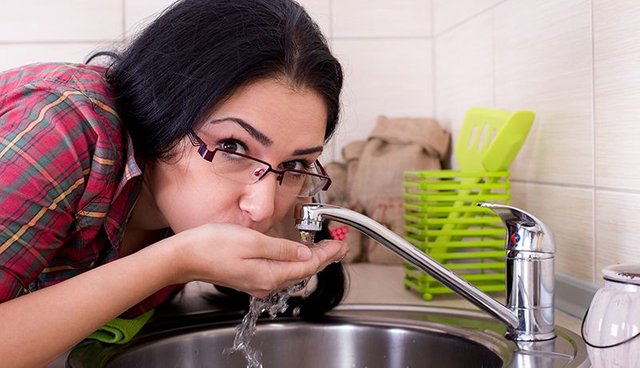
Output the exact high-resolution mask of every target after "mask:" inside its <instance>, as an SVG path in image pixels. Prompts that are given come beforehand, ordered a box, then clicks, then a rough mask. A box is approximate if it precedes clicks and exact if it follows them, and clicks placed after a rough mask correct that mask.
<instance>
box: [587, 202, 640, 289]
mask: <svg viewBox="0 0 640 368" xmlns="http://www.w3.org/2000/svg"><path fill="white" fill-rule="evenodd" d="M638 208H640V195H638V194H633V193H623V192H612V191H602V190H599V191H597V192H596V264H595V266H596V273H597V279H598V280H599V279H601V272H600V271H601V270H602V268H604V267H605V266H609V265H613V264H618V263H640V247H639V246H638V239H640V227H639V226H638V223H639V222H638Z"/></svg>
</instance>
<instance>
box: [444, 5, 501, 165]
mask: <svg viewBox="0 0 640 368" xmlns="http://www.w3.org/2000/svg"><path fill="white" fill-rule="evenodd" d="M492 20H493V18H492V14H491V13H485V14H482V15H480V16H478V17H476V18H474V19H472V20H470V21H469V22H466V23H464V24H462V25H460V26H459V27H456V28H455V29H453V30H451V31H450V32H446V33H444V34H442V35H438V36H436V37H435V41H434V42H435V84H434V86H435V113H436V118H437V119H438V121H439V122H440V124H441V125H442V126H443V127H444V128H445V129H448V130H449V131H451V132H452V144H454V145H455V142H456V139H457V137H458V132H459V131H460V128H461V126H462V120H463V118H464V115H465V113H466V112H467V110H468V109H469V108H470V107H472V106H482V107H492V106H494V102H493V24H492ZM451 161H452V167H454V168H456V167H457V165H456V158H455V156H454V157H452V159H451Z"/></svg>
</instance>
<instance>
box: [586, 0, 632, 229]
mask: <svg viewBox="0 0 640 368" xmlns="http://www.w3.org/2000/svg"><path fill="white" fill-rule="evenodd" d="M639 18H640V2H638V1H636V0H624V1H622V0H620V1H602V0H596V1H594V2H593V30H594V50H593V51H594V74H595V82H594V84H595V85H594V89H595V133H596V139H595V145H596V153H595V155H596V162H595V165H596V184H597V185H598V186H605V187H616V188H627V189H634V190H638V189H640V170H638V167H640V144H638V142H640V124H638V117H639V116H640V104H638V101H640V23H638V19H639ZM636 218H637V216H636Z"/></svg>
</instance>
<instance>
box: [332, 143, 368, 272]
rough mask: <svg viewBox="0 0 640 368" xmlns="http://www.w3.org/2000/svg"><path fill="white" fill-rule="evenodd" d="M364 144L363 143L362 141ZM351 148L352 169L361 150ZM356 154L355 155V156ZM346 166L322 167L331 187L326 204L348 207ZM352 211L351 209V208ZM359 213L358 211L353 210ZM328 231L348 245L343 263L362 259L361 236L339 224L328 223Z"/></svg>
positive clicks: (341, 164) (338, 163) (342, 163)
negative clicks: (327, 175)
mask: <svg viewBox="0 0 640 368" xmlns="http://www.w3.org/2000/svg"><path fill="white" fill-rule="evenodd" d="M363 143H364V141H363ZM354 147H355V146H351V149H350V151H349V152H351V153H352V154H353V160H351V165H352V167H355V166H354V165H357V157H358V156H357V155H359V154H360V151H362V150H361V149H360V150H359V151H358V150H357V149H356V150H355V151H354V150H353V148H354ZM362 147H364V145H362ZM356 154H357V155H356ZM347 167H348V164H347V163H344V162H335V161H333V162H329V163H328V164H326V165H325V166H324V168H325V170H326V171H327V174H329V177H330V178H331V186H330V187H329V189H328V190H327V192H326V197H325V198H326V203H328V204H333V205H336V206H340V207H346V208H349V207H350V203H349V202H350V201H349V198H348V191H347V185H348V184H347V183H348V178H347V177H348V170H347ZM352 209H353V208H352ZM354 210H356V211H358V212H360V210H359V209H354ZM329 231H330V232H331V235H332V237H333V238H334V239H339V240H345V241H346V242H347V244H348V245H349V252H348V253H347V255H346V257H345V258H344V261H345V262H358V261H360V260H361V258H362V236H361V234H360V233H359V232H358V231H357V230H355V229H352V228H350V227H349V226H347V225H344V224H342V223H339V222H330V223H329Z"/></svg>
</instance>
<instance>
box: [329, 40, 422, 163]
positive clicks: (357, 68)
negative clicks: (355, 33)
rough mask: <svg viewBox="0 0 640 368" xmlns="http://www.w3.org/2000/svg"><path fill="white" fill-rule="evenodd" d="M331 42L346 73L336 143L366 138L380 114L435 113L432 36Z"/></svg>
mask: <svg viewBox="0 0 640 368" xmlns="http://www.w3.org/2000/svg"><path fill="white" fill-rule="evenodd" d="M333 46H334V47H333V49H334V52H335V54H336V56H337V57H338V59H339V60H340V62H341V63H342V65H343V68H344V74H345V83H344V90H343V93H342V106H343V114H342V117H341V122H342V123H341V126H340V127H339V128H338V131H337V136H336V145H337V147H342V146H344V145H345V144H347V143H350V142H352V141H353V140H358V139H365V138H366V137H368V135H369V133H370V132H371V130H372V129H373V127H374V125H375V121H376V117H377V116H378V115H381V114H385V115H387V116H389V117H398V116H409V117H430V116H433V95H432V87H431V85H432V66H431V47H432V42H431V41H429V40H419V39H418V40H385V39H382V40H370V39H364V40H334V42H333ZM338 151H339V150H338ZM338 158H339V157H338Z"/></svg>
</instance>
